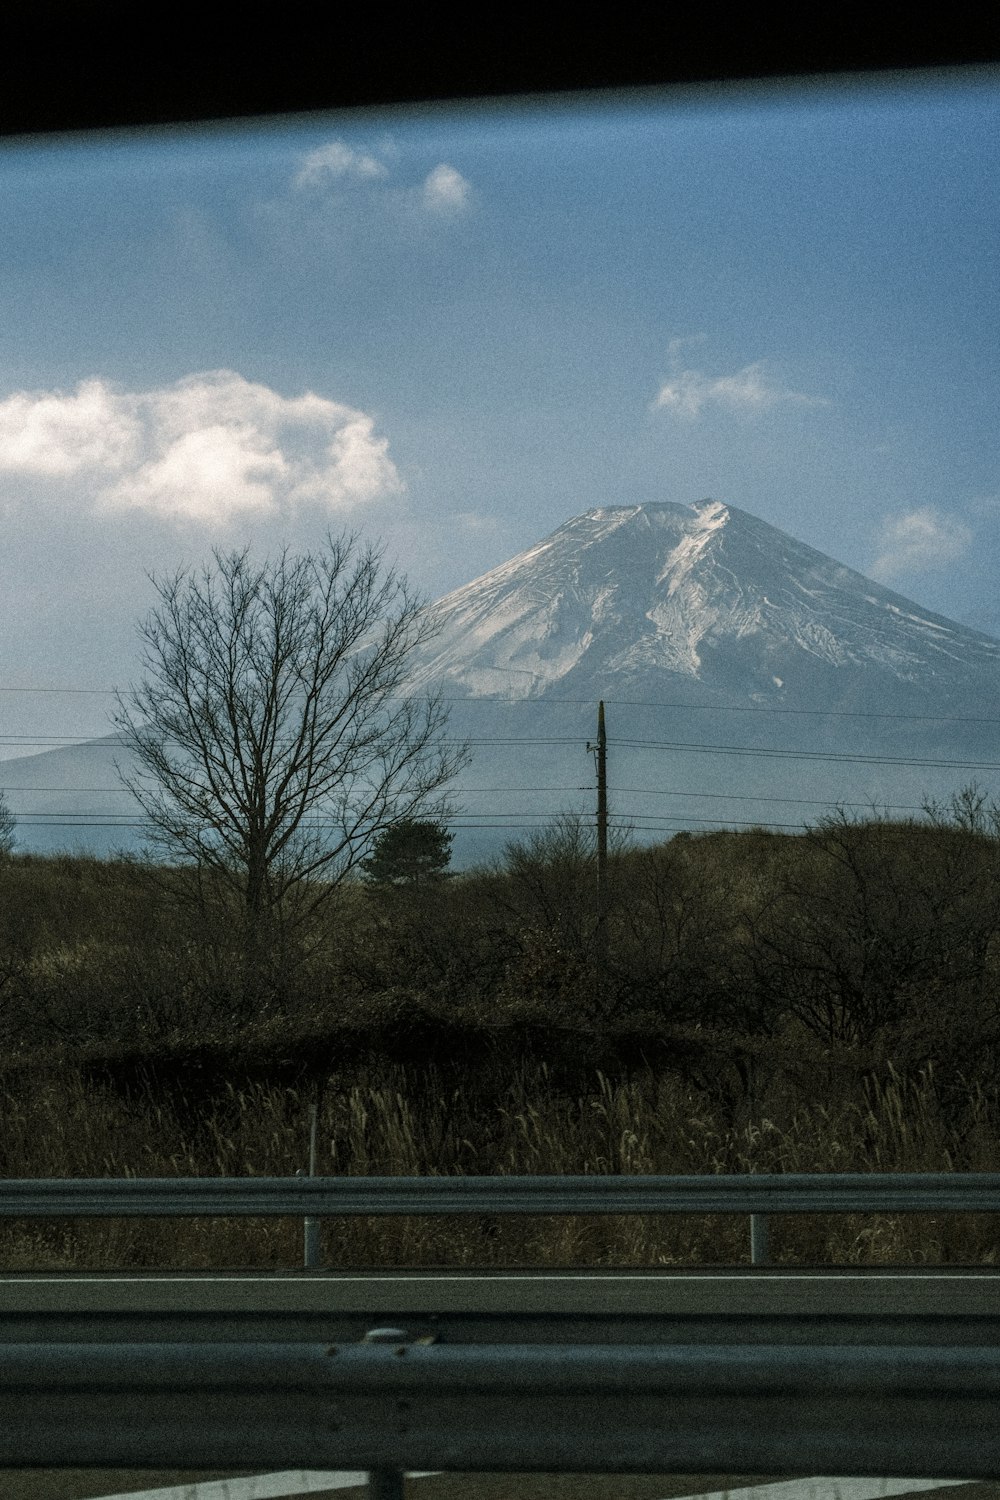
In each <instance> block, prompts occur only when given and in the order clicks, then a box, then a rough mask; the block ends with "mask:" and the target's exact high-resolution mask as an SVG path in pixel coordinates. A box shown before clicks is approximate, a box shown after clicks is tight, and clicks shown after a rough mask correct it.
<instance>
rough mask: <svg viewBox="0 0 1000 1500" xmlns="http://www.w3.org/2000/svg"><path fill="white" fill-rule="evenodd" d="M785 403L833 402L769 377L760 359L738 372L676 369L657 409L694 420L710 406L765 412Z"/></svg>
mask: <svg viewBox="0 0 1000 1500" xmlns="http://www.w3.org/2000/svg"><path fill="white" fill-rule="evenodd" d="M684 342H686V343H690V342H693V340H685V341H684ZM680 343H681V341H680V340H677V339H675V340H672V341H671V346H670V347H671V352H674V351H676V350H677V348H678V347H679V345H680ZM783 404H791V405H795V406H828V405H829V402H828V401H826V400H825V398H824V397H822V396H807V395H804V394H803V393H802V392H801V391H793V390H790V389H789V388H788V387H787V386H783V385H780V384H779V383H777V382H776V381H774V380H773V379H770V378H769V377H768V375H767V373H766V371H765V368H764V364H763V362H762V361H760V360H758V361H756V362H755V363H753V364H749V365H744V366H743V368H742V370H737V371H736V373H735V374H734V375H706V374H704V373H703V372H702V371H701V370H681V369H675V371H674V373H673V375H672V376H671V377H670V379H669V380H666V381H665V382H664V383H663V385H662V386H661V387H660V389H659V392H658V393H657V396H656V399H655V401H654V402H653V408H654V410H665V411H669V412H671V413H672V414H673V415H674V416H678V417H682V418H684V419H685V420H686V421H689V422H693V421H694V420H695V419H696V418H697V417H700V416H701V414H702V412H703V411H704V410H705V409H706V407H710V406H716V407H721V408H723V409H724V410H727V411H734V412H762V411H767V410H769V409H770V408H771V407H774V406H779V405H783Z"/></svg>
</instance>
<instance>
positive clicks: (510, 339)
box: [0, 75, 1000, 754]
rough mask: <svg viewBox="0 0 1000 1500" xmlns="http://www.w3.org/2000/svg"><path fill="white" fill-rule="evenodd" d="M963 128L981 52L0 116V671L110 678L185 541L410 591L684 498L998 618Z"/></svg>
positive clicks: (121, 667)
mask: <svg viewBox="0 0 1000 1500" xmlns="http://www.w3.org/2000/svg"><path fill="white" fill-rule="evenodd" d="M998 155H1000V82H998V79H997V76H996V75H993V76H992V78H984V77H982V76H981V75H965V76H964V77H962V78H960V79H955V78H951V79H948V78H934V77H925V78H923V79H921V80H920V81H912V80H911V81H910V82H909V83H896V84H893V85H890V84H889V83H887V82H885V81H882V82H874V83H873V82H867V83H864V84H859V85H856V86H853V87H847V86H846V85H838V86H836V87H834V86H825V87H822V88H818V87H811V88H810V87H807V86H800V87H797V88H795V89H794V90H787V89H785V90H782V89H774V88H771V89H767V90H760V89H758V90H754V89H747V88H744V89H729V90H721V89H720V90H707V91H702V92H701V93H698V94H693V93H681V92H676V93H667V94H660V95H643V96H638V97H633V98H631V99H625V98H616V99H605V100H602V101H599V102H595V101H590V102H587V101H576V102H569V103H562V104H560V105H558V106H557V105H548V106H540V105H529V104H520V105H519V104H505V105H503V106H494V107H490V106H488V105H481V106H476V107H471V106H469V107H465V108H461V109H459V108H455V109H445V108H435V109H428V110H424V111H412V112H408V113H399V112H392V111H377V112H371V113H368V114H365V115H349V116H328V117H308V118H303V119H301V120H299V121H284V122H280V123H274V122H272V123H267V124H260V125H244V126H239V127H236V126H227V127H218V128H214V129H207V130H203V131H199V132H195V131H183V130H175V131H164V132H162V133H147V134H145V135H143V136H138V137H129V136H110V135H109V136H105V137H102V138H98V139H90V140H86V141H65V140H62V141H53V142H46V143H41V144H38V143H16V142H9V143H6V144H5V145H3V146H2V148H0V512H2V515H3V521H4V532H5V536H6V540H7V546H6V547H5V548H4V549H3V559H2V564H0V566H2V583H3V587H2V589H0V643H2V649H3V661H4V668H3V672H2V674H0V677H2V681H0V686H8V687H31V688H35V687H39V686H44V685H50V686H63V687H66V686H76V687H93V688H106V687H109V686H110V685H111V684H114V683H118V684H124V683H126V682H127V681H128V680H129V678H130V677H131V676H133V675H134V674H135V671H136V641H135V623H136V621H137V619H138V618H139V617H140V616H141V615H142V614H143V613H144V612H145V610H146V609H147V608H148V607H149V604H150V602H151V598H152V591H151V587H150V584H149V582H148V579H147V576H146V575H147V572H148V571H150V570H152V571H154V572H157V571H159V572H163V571H172V570H173V569H174V568H175V567H176V566H177V565H178V564H179V563H182V562H196V561H200V560H201V559H202V558H204V557H206V556H207V554H208V553H209V551H210V549H211V548H212V547H213V546H222V547H230V546H235V545H242V544H243V543H244V542H246V541H251V542H253V543H254V545H255V546H257V547H258V548H260V549H261V550H266V549H271V548H274V547H277V546H278V545H280V544H281V543H282V542H285V541H287V542H288V543H290V544H291V545H292V546H293V547H307V546H312V545H315V544H317V543H318V542H319V540H320V539H321V537H322V535H323V533H324V531H325V530H326V529H327V528H329V527H332V528H333V529H334V530H339V529H341V527H343V526H350V527H357V528H360V529H361V530H362V531H363V532H365V533H366V534H370V535H374V536H380V537H382V538H384V539H385V541H386V544H387V548H388V553H389V556H390V557H391V558H393V559H395V560H398V562H399V563H400V564H401V566H402V567H403V568H404V569H405V571H406V572H407V573H408V574H409V577H410V579H411V581H412V582H413V583H414V584H415V585H416V586H417V587H418V588H419V589H420V590H422V591H423V592H424V593H425V594H427V595H428V596H436V595H439V594H441V593H444V592H446V591H447V590H449V589H451V588H454V587H457V586H459V585H460V584H462V583H465V582H467V581H468V580H469V579H471V578H472V577H474V576H476V575H478V574H479V573H481V572H483V571H485V570H486V569H487V568H489V567H492V566H494V565H495V564H497V563H499V562H501V561H503V560H504V559H505V558H507V557H509V556H511V555H512V554H514V553H515V552H518V551H520V550H522V549H523V548H525V547H527V546H529V545H530V544H531V543H532V542H534V541H536V540H538V538H540V537H541V536H542V535H544V534H545V533H547V532H548V531H550V530H552V529H553V528H554V527H555V526H557V525H559V524H560V523H561V522H563V521H564V520H566V519H568V518H569V517H570V516H572V515H574V514H576V513H578V512H580V511H583V510H587V509H589V508H591V507H593V506H596V505H605V504H630V503H635V502H641V501H652V500H673V501H680V502H682V503H692V502H694V501H696V500H700V499H703V498H706V497H708V496H711V497H713V498H717V499H722V500H725V501H728V502H730V503H732V504H734V505H739V506H742V507H744V508H745V509H747V510H750V511H752V512H754V513H755V514H757V515H759V516H761V517H763V518H764V519H765V520H767V521H769V522H771V523H772V524H774V525H777V526H779V527H782V528H783V529H785V530H787V531H790V532H792V533H793V534H794V535H796V536H798V537H799V538H801V539H802V540H804V541H806V542H809V543H810V544H812V545H813V546H816V547H818V548H820V549H821V550H823V551H825V552H829V553H830V554H832V555H833V556H835V557H838V558H840V559H841V560H842V561H844V562H846V563H848V564H850V565H851V566H853V567H855V568H858V569H860V570H861V571H863V572H866V573H869V574H871V575H872V576H875V577H877V578H878V579H879V580H880V581H882V582H884V583H887V584H889V585H890V586H892V587H894V588H896V589H897V590H899V591H900V592H902V593H905V594H908V595H910V596H911V597H913V598H915V599H917V600H918V601H919V602H921V603H922V604H924V605H927V606H929V607H931V608H934V609H937V610H940V611H941V612H942V613H946V614H949V615H951V616H953V617H954V618H957V619H960V620H963V621H965V622H966V623H969V624H973V625H977V626H979V627H980V628H983V629H987V630H990V631H992V632H993V633H997V634H1000V598H998V596H997V590H996V578H997V565H998V562H1000V472H998V454H997V365H998V359H1000V342H998V322H1000V317H998V314H1000V298H998V291H1000V257H998V253H997V252H998V245H1000V236H998V227H1000V226H998V218H1000V212H998V209H1000V186H998V184H1000V174H998ZM2 701H3V708H4V713H5V718H6V729H7V732H8V733H9V734H15V733H22V734H38V735H39V736H41V735H43V734H52V735H57V734H62V733H66V734H71V733H72V734H75V733H95V732H97V733H99V732H102V731H103V730H104V729H105V727H106V726H105V722H104V719H103V714H104V712H105V702H104V700H102V699H101V698H99V697H96V696H95V697H93V698H79V699H71V698H68V697H60V696H53V697H47V696H44V695H40V694H29V693H24V694H7V695H5V696H4V698H3V700H2ZM0 753H7V754H9V753H11V747H9V746H8V747H5V750H4V751H3V752H0Z"/></svg>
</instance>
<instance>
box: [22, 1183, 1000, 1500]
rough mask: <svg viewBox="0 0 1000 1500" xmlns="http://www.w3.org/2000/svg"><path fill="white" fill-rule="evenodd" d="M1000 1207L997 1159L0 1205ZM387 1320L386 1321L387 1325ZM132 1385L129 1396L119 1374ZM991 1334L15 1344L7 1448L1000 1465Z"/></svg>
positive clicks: (53, 1211)
mask: <svg viewBox="0 0 1000 1500" xmlns="http://www.w3.org/2000/svg"><path fill="white" fill-rule="evenodd" d="M968 1212H973V1213H1000V1173H987V1172H980V1173H941V1172H938V1173H919V1174H908V1175H903V1174H894V1173H850V1174H830V1175H826V1174H822V1175H815V1174H804V1173H789V1174H785V1175H765V1174H761V1175H755V1176H721V1175H719V1176H711V1177H708V1176H705V1177H652V1176H650V1177H639V1176H636V1177H598V1176H574V1177H424V1178H408V1177H371V1178H350V1177H347V1178H330V1177H258V1178H209V1177H205V1178H129V1179H124V1180H120V1179H69V1180H38V1179H7V1180H5V1181H2V1182H0V1217H7V1218H10V1217H24V1218H30V1217H39V1216H47V1217H67V1218H68V1217H75V1216H86V1217H92V1216H104V1217H106V1216H118V1217H130V1216H150V1215H157V1216H174V1215H191V1214H211V1215H220V1216H229V1215H263V1216H281V1215H294V1216H296V1217H300V1216H301V1217H303V1218H304V1219H305V1220H306V1224H307V1234H306V1243H307V1255H306V1263H307V1264H309V1263H310V1252H309V1249H308V1247H309V1245H310V1244H311V1245H312V1247H313V1248H312V1252H311V1253H312V1254H313V1255H315V1254H316V1243H317V1235H316V1231H315V1227H314V1226H315V1225H316V1222H317V1220H318V1219H320V1218H322V1217H334V1216H340V1215H348V1214H351V1215H356V1214H365V1215H384V1214H490V1215H493V1214H634V1213H650V1214H659V1213H683V1214H706V1213H737V1214H749V1215H750V1216H751V1244H752V1258H753V1260H754V1262H755V1263H758V1264H759V1263H761V1262H762V1261H764V1260H766V1258H767V1216H768V1215H770V1214H786V1213H968ZM386 1339H388V1340H389V1342H388V1343H386V1342H385V1340H386ZM112 1396H113V1398H114V1399H112V1400H109V1397H112ZM998 1417H1000V1356H998V1352H997V1350H996V1349H994V1348H985V1349H984V1348H966V1347H962V1348H954V1347H951V1348H949V1347H941V1346H938V1347H926V1348H921V1347H895V1348H891V1349H885V1348H874V1347H866V1346H857V1345H855V1346H851V1347H844V1346H832V1345H822V1346H813V1345H799V1346H760V1345H754V1346H740V1345H731V1346H730V1345H711V1346H706V1345H690V1346H679V1345H671V1346H659V1347H654V1348H649V1347H648V1346H646V1347H643V1346H634V1345H626V1346H617V1347H616V1346H590V1345H566V1344H560V1345H558V1346H553V1347H549V1346H546V1345H522V1346H516V1345H488V1346H475V1345H464V1346H441V1347H424V1346H422V1345H420V1344H416V1343H410V1342H407V1340H406V1335H405V1333H403V1332H402V1331H400V1330H395V1329H381V1330H374V1331H373V1332H372V1333H370V1334H369V1336H368V1341H367V1342H365V1343H364V1344H361V1345H353V1346H336V1347H334V1348H329V1347H327V1346H323V1347H316V1346H305V1345H302V1344H296V1345H294V1346H287V1345H279V1344H265V1345H261V1344H242V1345H215V1346H213V1345H206V1344H201V1345H195V1346H192V1345H188V1344H181V1345H178V1344H170V1345H162V1344H154V1343H146V1344H132V1345H125V1344H123V1345H117V1346H110V1347H109V1346H107V1345H85V1344H79V1343H78V1344H69V1345H44V1346H36V1345H31V1344H22V1345H11V1344H8V1345H4V1346H0V1463H3V1464H6V1465H8V1466H15V1465H35V1466H49V1467H51V1466H52V1465H53V1464H63V1465H73V1466H81V1465H86V1464H93V1463H101V1464H103V1465H105V1466H106V1465H107V1464H108V1463H112V1462H113V1463H119V1464H122V1465H145V1466H151V1465H154V1464H155V1465H156V1466H159V1467H170V1466H177V1465H184V1464H188V1465H190V1464H192V1463H193V1464H198V1465H201V1466H204V1467H244V1466H245V1465H246V1464H247V1463H248V1462H252V1463H257V1462H261V1463H266V1464H268V1465H277V1466H279V1467H280V1466H298V1467H303V1466H305V1467H309V1466H315V1467H321V1468H329V1467H331V1466H332V1465H336V1464H341V1463H342V1464H344V1465H345V1466H349V1467H352V1468H356V1467H364V1466H366V1465H367V1466H368V1467H369V1469H370V1476H369V1493H370V1495H371V1496H373V1497H379V1500H394V1497H401V1496H402V1493H403V1485H402V1473H403V1471H404V1470H406V1469H451V1470H475V1469H480V1470H490V1471H497V1470H504V1469H508V1470H511V1469H513V1470H517V1469H540V1470H550V1471H555V1470H563V1471H566V1472H587V1471H591V1472H594V1471H604V1472H608V1473H614V1472H618V1473H626V1472H631V1473H653V1472H670V1471H674V1472H686V1473H699V1472H714V1473H719V1472H724V1471H727V1470H728V1471H730V1472H742V1473H748V1474H750V1473H776V1472H778V1473H780V1472H786V1471H790V1472H803V1471H805V1472H812V1473H817V1472H818V1473H850V1474H859V1473H863V1474H872V1475H882V1474H892V1475H898V1476H911V1475H912V1476H915V1477H916V1476H919V1477H924V1478H935V1477H956V1478H996V1477H998V1476H1000V1420H998Z"/></svg>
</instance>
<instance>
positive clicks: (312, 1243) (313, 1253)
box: [295, 1103, 321, 1271]
mask: <svg viewBox="0 0 1000 1500" xmlns="http://www.w3.org/2000/svg"><path fill="white" fill-rule="evenodd" d="M318 1121H319V1109H318V1106H317V1105H316V1104H315V1103H313V1104H310V1106H309V1176H310V1177H315V1176H316V1131H317V1127H318ZM295 1175H296V1177H301V1176H302V1169H301V1167H300V1168H299V1170H298V1171H297V1172H296V1174H295ZM320 1224H321V1220H319V1219H313V1218H310V1217H308V1216H307V1217H306V1218H305V1219H303V1221H302V1264H303V1265H304V1266H305V1269H306V1270H307V1271H315V1270H316V1268H317V1267H318V1266H319V1263H320Z"/></svg>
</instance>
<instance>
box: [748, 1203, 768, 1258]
mask: <svg viewBox="0 0 1000 1500" xmlns="http://www.w3.org/2000/svg"><path fill="white" fill-rule="evenodd" d="M769 1260H770V1246H769V1244H768V1217H767V1214H751V1215H750V1264H751V1265H753V1266H766V1265H767V1264H768V1261H769Z"/></svg>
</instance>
